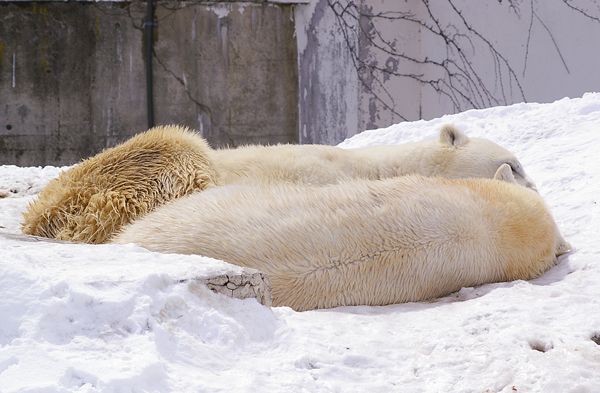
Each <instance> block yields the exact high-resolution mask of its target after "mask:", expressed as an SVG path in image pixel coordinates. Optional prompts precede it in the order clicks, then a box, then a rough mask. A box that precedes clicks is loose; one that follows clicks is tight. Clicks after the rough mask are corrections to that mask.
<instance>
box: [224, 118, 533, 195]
mask: <svg viewBox="0 0 600 393" xmlns="http://www.w3.org/2000/svg"><path fill="white" fill-rule="evenodd" d="M213 161H214V163H215V165H216V169H217V172H218V173H219V177H220V179H221V182H222V184H242V183H246V184H256V183H265V182H266V183H272V182H276V183H279V182H282V181H285V182H292V183H302V184H317V185H324V184H334V183H338V182H340V181H344V180H349V179H357V178H359V179H371V180H380V179H386V178H390V177H395V176H404V175H410V174H417V175H423V176H441V177H445V178H449V179H468V178H474V179H475V178H486V179H491V178H493V177H494V174H495V173H496V170H497V169H498V168H499V167H500V165H502V164H508V165H510V167H511V170H512V172H513V176H514V177H515V180H516V181H517V183H519V184H520V185H522V186H525V187H528V188H532V189H535V184H534V183H533V181H532V180H531V179H530V178H529V177H528V176H527V174H526V173H525V171H524V169H523V167H522V165H521V163H520V162H519V160H518V159H517V158H516V157H515V156H514V155H513V154H512V153H511V152H509V151H508V150H506V149H504V148H502V147H500V146H498V145H497V144H495V143H494V142H492V141H489V140H486V139H480V138H469V137H468V136H467V135H466V134H465V133H464V132H462V131H461V130H459V129H458V128H456V127H454V126H453V125H450V124H446V125H444V126H443V127H442V128H441V129H440V135H439V139H437V140H430V141H422V142H417V143H407V144H403V145H389V146H387V145H386V146H371V147H366V148H362V149H342V148H339V147H334V146H325V145H277V146H244V147H239V148H236V149H221V150H215V151H214V152H213Z"/></svg>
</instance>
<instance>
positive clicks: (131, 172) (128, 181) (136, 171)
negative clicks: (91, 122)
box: [22, 126, 217, 243]
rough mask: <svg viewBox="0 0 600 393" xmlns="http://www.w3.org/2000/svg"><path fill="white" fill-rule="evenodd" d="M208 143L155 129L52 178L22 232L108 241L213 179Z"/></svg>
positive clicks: (170, 130) (30, 208) (176, 130)
mask: <svg viewBox="0 0 600 393" xmlns="http://www.w3.org/2000/svg"><path fill="white" fill-rule="evenodd" d="M209 151H210V147H209V146H208V144H207V143H206V142H205V141H204V139H202V138H201V137H200V136H198V135H197V134H196V133H194V132H191V131H189V130H187V129H185V128H182V127H177V126H168V127H155V128H153V129H151V130H149V131H147V132H145V133H142V134H139V135H136V136H134V137H133V138H131V139H129V140H128V141H126V142H125V143H123V144H121V145H118V146H115V147H113V148H110V149H107V150H105V151H103V152H101V153H99V154H97V155H96V156H94V157H92V158H89V159H87V160H84V161H82V162H81V163H79V164H78V165H76V166H74V167H73V168H71V169H69V170H67V171H65V172H63V173H61V175H60V176H59V177H58V178H57V179H54V180H52V181H51V182H50V183H49V184H48V185H47V186H46V188H44V190H43V191H42V192H41V193H40V195H39V197H38V198H37V199H36V200H34V201H33V202H32V203H31V204H30V205H29V206H28V208H27V211H26V212H25V213H23V215H24V218H25V221H24V223H23V226H22V231H23V233H25V234H30V235H37V236H44V237H49V238H56V239H61V240H72V241H79V242H86V243H104V242H106V241H107V240H108V239H109V238H110V237H111V236H112V235H113V234H114V233H115V232H116V231H117V230H118V229H119V228H120V227H121V226H122V225H123V224H127V223H129V222H131V221H132V220H134V219H135V218H137V217H139V216H140V215H143V214H145V213H147V212H149V211H151V210H152V209H154V208H155V207H156V206H158V205H160V204H163V203H165V202H167V201H170V200H172V199H175V198H178V197H181V196H184V195H186V194H189V193H191V192H193V191H197V190H203V189H205V188H207V187H210V186H213V185H215V184H216V182H217V175H216V173H215V171H214V166H213V165H212V163H211V161H210V154H209Z"/></svg>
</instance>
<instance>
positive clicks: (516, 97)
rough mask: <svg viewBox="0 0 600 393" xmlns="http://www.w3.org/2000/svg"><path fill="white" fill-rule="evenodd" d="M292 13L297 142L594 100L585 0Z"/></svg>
mask: <svg viewBox="0 0 600 393" xmlns="http://www.w3.org/2000/svg"><path fill="white" fill-rule="evenodd" d="M295 16H296V30H297V35H298V39H299V45H298V58H299V75H300V89H299V90H300V113H301V115H300V123H301V124H300V135H301V138H300V140H301V142H305V143H307V142H312V143H315V142H316V143H330V144H335V143H338V142H340V141H341V140H343V139H344V138H345V137H347V136H350V135H352V134H353V133H355V132H360V131H362V130H365V129H373V128H379V127H385V126H389V125H390V124H394V123H398V122H400V121H403V120H418V119H431V118H435V117H439V116H442V115H444V114H447V113H456V112H459V111H463V110H467V109H470V108H485V107H490V106H497V105H509V104H513V103H517V102H552V101H554V100H557V99H560V98H563V97H577V96H581V95H583V93H585V92H588V91H600V2H598V1H596V0H482V1H477V2H474V1H470V0H436V1H425V0H338V1H335V0H312V2H311V3H310V4H307V5H298V6H297V8H296V13H295ZM301 36H302V37H301ZM306 97H310V98H311V99H309V100H307V99H306ZM315 98H317V99H315ZM303 114H304V115H303Z"/></svg>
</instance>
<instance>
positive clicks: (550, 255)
mask: <svg viewBox="0 0 600 393" xmlns="http://www.w3.org/2000/svg"><path fill="white" fill-rule="evenodd" d="M496 177H497V178H501V179H507V180H509V181H512V182H514V178H513V175H512V171H511V169H510V168H509V166H508V165H503V166H502V167H501V168H500V169H499V170H498V174H497V176H496ZM113 243H120V244H125V243H135V244H138V245H140V246H142V247H145V248H147V249H149V250H152V251H158V252H163V253H180V254H199V255H203V256H207V257H213V258H216V259H220V260H223V261H226V262H230V263H233V264H236V265H240V266H247V267H252V268H255V269H259V270H261V271H263V272H265V273H266V274H267V275H268V277H269V280H270V282H271V285H272V289H273V304H274V305H275V306H289V307H292V308H293V309H295V310H298V311H302V310H311V309H318V308H330V307H336V306H347V305H385V304H390V303H401V302H411V301H422V300H427V299H432V298H436V297H440V296H444V295H447V294H450V293H452V292H454V291H457V290H459V289H460V288H461V287H468V286H474V285H479V284H483V283H489V282H498V281H511V280H518V279H523V280H527V279H531V278H534V277H538V276H539V275H541V274H542V273H543V272H544V271H546V270H547V269H549V268H550V267H552V266H553V265H554V264H555V261H556V257H557V256H558V255H560V254H561V253H564V252H566V250H567V249H568V248H569V245H568V243H566V242H565V241H564V240H563V239H562V237H561V235H560V233H559V231H558V229H557V226H556V224H555V223H554V220H553V218H552V215H551V214H550V212H549V210H548V208H547V206H546V204H545V203H544V201H543V200H542V198H541V197H540V196H539V194H537V193H536V192H534V191H532V190H529V189H527V188H525V187H520V186H518V185H516V184H515V183H509V182H506V181H500V180H492V179H478V180H473V179H471V180H451V179H444V178H440V177H432V178H425V177H421V176H406V177H398V178H391V179H387V180H381V181H368V180H362V179H358V180H356V179H355V180H351V181H348V182H343V183H341V184H337V185H330V186H306V185H304V186H302V185H293V184H276V185H263V186H256V187H249V186H244V185H230V186H224V187H217V188H213V189H210V190H207V191H203V192H200V193H196V194H192V195H189V196H186V197H183V198H181V199H178V200H176V201H173V202H171V203H169V204H167V205H165V206H162V207H160V208H158V209H157V210H156V211H154V212H152V213H149V214H148V215H147V216H145V217H143V218H141V219H139V220H138V221H136V222H134V223H132V224H131V225H129V226H127V227H124V228H123V231H122V232H121V233H120V234H118V235H117V236H116V237H115V238H114V239H113Z"/></svg>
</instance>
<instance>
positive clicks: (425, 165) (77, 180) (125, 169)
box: [22, 125, 535, 243]
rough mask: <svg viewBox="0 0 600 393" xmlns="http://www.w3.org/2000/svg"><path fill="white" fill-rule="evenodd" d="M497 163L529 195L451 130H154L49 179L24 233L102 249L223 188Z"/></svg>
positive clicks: (490, 148) (495, 151) (488, 167)
mask: <svg viewBox="0 0 600 393" xmlns="http://www.w3.org/2000/svg"><path fill="white" fill-rule="evenodd" d="M503 163H507V164H509V165H510V167H511V168H512V172H513V176H514V177H515V179H516V180H517V182H518V183H519V184H521V185H523V186H525V187H529V188H532V189H535V185H534V183H533V181H531V179H530V178H529V177H528V176H527V174H526V173H525V171H524V170H523V167H522V166H521V164H520V163H519V161H518V160H517V158H516V157H515V156H514V155H513V154H511V153H510V152H509V151H507V150H506V149H503V148H502V147H500V146H498V145H497V144H495V143H493V142H491V141H488V140H485V139H477V138H469V137H468V136H467V135H466V134H465V133H464V132H462V131H461V130H459V129H458V128H456V127H454V126H452V125H445V126H443V127H442V128H441V130H440V137H439V140H435V141H423V142H418V143H409V144H404V145H397V146H372V147H367V148H362V149H354V150H346V149H341V148H339V147H334V146H324V145H277V146H245V147H240V148H236V149H221V150H213V149H211V148H210V147H209V146H208V144H207V143H206V142H205V140H204V139H202V137H200V136H199V135H198V134H196V133H194V132H192V131H190V130H188V129H184V128H181V127H177V126H166V127H157V128H155V129H152V130H150V131H148V132H146V133H144V134H140V135H138V136H135V137H133V138H132V139H130V140H129V141H127V142H125V143H124V144H122V145H119V146H116V147H114V148H111V149H107V150H105V151H103V152H102V153H100V154H98V155H96V156H94V157H92V158H90V159H88V160H85V161H83V162H82V163H80V164H78V165H77V166H75V167H74V168H72V169H70V170H68V171H67V172H65V173H63V174H62V175H61V176H60V177H59V179H58V180H55V181H52V182H51V183H50V184H49V185H48V186H47V187H46V189H44V190H43V191H42V193H41V194H40V195H39V197H38V199H37V200H36V201H35V202H34V203H32V204H31V205H30V206H29V207H28V210H27V212H26V213H24V216H25V221H24V223H23V226H22V231H23V233H25V234H31V235H38V236H45V237H50V238H57V239H61V240H72V241H80V242H86V243H104V242H106V241H107V240H108V239H109V238H110V237H111V236H112V235H113V234H114V232H115V231H116V230H118V229H119V227H120V226H121V225H123V224H124V223H127V222H130V221H132V220H134V219H136V218H137V217H138V216H140V215H141V214H144V213H146V212H148V211H150V210H152V209H154V208H155V207H156V206H158V205H160V204H162V203H164V202H166V201H169V200H171V199H174V198H177V197H180V196H183V195H186V194H187V193H189V192H192V191H199V190H202V189H205V188H207V187H209V186H214V185H223V184H260V183H280V182H291V183H301V184H309V185H326V184H334V183H338V182H341V181H345V180H349V179H356V178H362V179H371V180H376V179H386V178H390V177H394V176H402V175H407V174H420V175H423V176H442V177H447V178H492V177H493V176H494V173H495V170H496V169H497V168H498V167H499V166H500V165H501V164H503Z"/></svg>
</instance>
